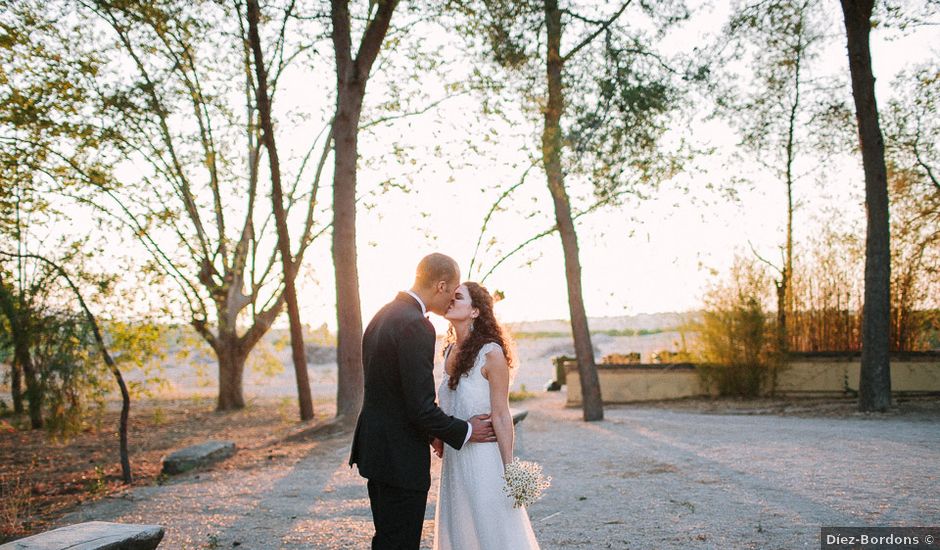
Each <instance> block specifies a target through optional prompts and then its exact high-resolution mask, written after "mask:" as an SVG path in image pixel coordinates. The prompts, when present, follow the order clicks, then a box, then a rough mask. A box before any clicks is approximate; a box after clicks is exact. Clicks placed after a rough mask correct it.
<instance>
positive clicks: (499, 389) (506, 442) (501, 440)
mask: <svg viewBox="0 0 940 550" xmlns="http://www.w3.org/2000/svg"><path fill="white" fill-rule="evenodd" d="M483 375H484V377H486V379H487V381H489V383H490V408H491V411H490V415H491V417H490V419H491V420H492V421H493V431H494V432H496V443H497V444H498V445H499V456H500V458H502V459H503V466H505V465H506V464H509V463H510V462H512V445H513V439H514V437H515V434H514V432H513V425H512V414H511V413H510V412H509V365H508V364H507V363H506V357H504V356H503V352H502V350H499V349H496V350H493V351H491V352H489V353H487V354H486V365H485V366H484V367H483Z"/></svg>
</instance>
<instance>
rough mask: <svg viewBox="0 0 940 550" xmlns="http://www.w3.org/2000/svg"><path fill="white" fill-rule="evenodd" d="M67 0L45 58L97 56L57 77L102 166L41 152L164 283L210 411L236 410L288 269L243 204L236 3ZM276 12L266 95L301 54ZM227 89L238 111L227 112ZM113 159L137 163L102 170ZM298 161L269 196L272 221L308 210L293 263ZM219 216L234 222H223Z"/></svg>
mask: <svg viewBox="0 0 940 550" xmlns="http://www.w3.org/2000/svg"><path fill="white" fill-rule="evenodd" d="M78 5H79V9H78V10H76V11H75V13H73V14H72V15H71V17H78V18H80V19H81V21H82V23H83V24H82V25H77V26H74V27H67V29H69V30H70V32H71V33H72V34H71V35H69V36H68V37H66V38H68V40H63V41H62V42H61V44H67V43H70V42H71V43H72V44H73V46H74V47H73V49H72V50H69V51H62V52H57V53H58V54H59V55H60V56H62V57H69V58H72V57H78V56H80V55H83V54H87V51H88V50H89V49H90V48H92V47H93V48H94V49H95V51H97V52H101V54H102V55H104V56H106V57H107V59H108V61H109V63H106V64H103V66H102V67H101V68H100V69H99V72H98V74H96V75H95V76H94V77H90V78H85V79H79V80H75V81H74V82H72V83H71V84H72V86H73V88H75V89H79V90H81V91H82V93H83V97H85V98H86V100H87V103H88V106H87V107H86V111H84V112H96V113H100V115H101V116H98V117H95V118H94V119H92V120H93V122H94V129H95V135H96V136H97V137H98V138H99V143H98V147H97V150H98V158H99V159H103V160H104V161H103V162H99V166H97V167H95V169H93V170H92V169H86V168H85V164H83V163H78V162H74V161H75V159H74V158H73V155H72V154H71V153H70V151H68V150H60V149H56V148H54V147H53V148H52V150H51V152H50V154H51V155H54V156H56V158H58V159H60V160H61V161H62V164H64V165H65V166H66V167H67V168H68V170H69V171H70V172H71V173H74V174H75V177H76V178H77V179H79V180H80V181H81V182H82V183H83V184H84V185H83V186H82V188H81V189H80V190H76V191H73V192H70V193H68V195H69V197H70V198H71V199H73V200H76V201H78V202H80V203H81V204H85V205H89V206H91V207H92V208H94V209H95V211H96V212H97V214H98V215H99V217H100V218H101V219H102V220H104V221H106V222H110V223H112V224H114V225H118V226H122V227H124V228H127V229H129V230H130V231H131V232H132V234H133V236H134V237H135V238H137V240H138V241H139V243H140V244H141V245H142V246H143V248H144V249H145V250H146V251H147V252H148V253H149V254H150V256H151V266H152V268H153V269H154V270H156V271H159V272H161V273H163V274H164V275H165V276H166V278H167V279H168V280H169V281H170V282H171V284H173V285H175V288H176V290H177V292H176V293H175V297H176V298H177V300H178V303H179V304H180V307H181V308H182V311H177V310H174V311H170V312H168V313H170V314H174V315H183V316H185V318H188V320H189V323H190V324H191V325H192V326H193V328H194V329H195V330H196V331H197V332H198V334H200V336H201V337H202V338H203V339H204V340H205V341H206V342H207V343H208V344H209V346H210V347H211V348H212V350H213V351H214V352H215V355H216V357H217V359H218V372H219V395H218V405H217V406H218V408H219V409H220V410H228V409H236V408H241V407H243V406H244V404H245V400H244V395H243V384H242V376H243V372H244V367H245V361H246V359H247V356H248V354H249V353H250V352H251V350H252V349H253V348H254V346H255V345H256V344H257V343H258V341H259V340H260V339H261V338H262V336H264V334H265V333H266V332H267V331H268V330H269V328H270V327H271V325H272V323H273V322H274V320H275V318H276V317H277V316H278V314H279V313H280V311H281V308H282V307H283V305H284V303H285V300H286V298H287V296H286V292H285V291H284V290H285V282H286V280H287V278H293V277H294V276H295V273H294V272H293V271H292V272H289V273H278V270H277V269H276V268H275V266H276V265H277V258H278V256H279V251H278V247H277V244H276V243H275V244H274V245H272V243H271V242H270V241H269V240H268V239H266V235H265V227H266V225H267V224H268V223H269V221H270V219H271V217H272V216H273V212H271V211H270V210H265V209H263V208H261V207H259V205H258V201H257V200H256V198H257V195H258V192H259V185H260V184H261V183H262V182H261V181H260V175H259V170H258V165H259V162H260V153H261V147H262V145H263V144H262V142H261V129H260V125H259V124H258V121H257V118H258V116H259V114H258V110H257V105H256V102H255V98H254V95H255V92H256V91H257V90H256V87H255V81H254V76H253V72H252V70H251V62H250V59H251V50H250V48H249V45H248V40H247V36H246V34H245V32H244V29H243V24H244V19H243V13H242V12H241V11H239V9H238V7H239V6H238V5H235V6H233V5H232V4H223V3H218V2H209V1H201V0H200V1H197V2H189V1H182V0H169V1H167V2H163V3H159V4H154V3H151V2H136V1H135V2H119V3H115V2H110V1H107V0H81V1H80V2H79V4H78ZM284 13H285V14H287V15H285V17H284V19H283V20H282V21H281V32H280V33H278V34H277V35H276V36H277V38H276V39H275V40H274V44H273V45H272V46H271V47H272V48H273V52H274V55H273V58H275V59H277V63H276V64H275V67H274V68H273V69H272V71H271V73H272V74H270V75H268V77H269V87H268V99H269V104H271V103H272V102H273V97H274V95H275V91H276V85H275V84H274V83H276V82H277V80H278V77H279V76H280V74H281V73H282V72H283V71H284V70H285V69H286V67H287V66H288V65H289V64H290V63H291V62H292V61H296V60H297V59H303V55H300V54H303V53H304V52H308V51H310V48H309V46H307V45H299V46H298V45H297V44H296V42H292V41H291V40H290V39H289V37H287V38H285V32H284V28H285V27H286V25H287V20H288V17H289V15H290V10H284ZM233 36H237V37H241V39H240V40H233V39H232V37H233ZM108 39H110V40H108ZM292 49H295V50H296V51H291V50H292ZM239 95H242V97H244V98H245V105H246V108H245V111H244V114H240V113H239V112H238V111H237V110H235V109H232V108H231V102H230V100H231V98H236V97H238V96H239ZM121 165H125V166H126V165H130V166H135V167H137V170H135V171H132V172H128V171H123V172H119V171H116V170H114V169H113V168H112V167H113V166H121ZM304 166H305V165H304ZM303 170H304V167H303V166H302V167H301V169H300V170H299V171H298V173H296V174H295V182H294V184H293V186H292V187H291V188H290V189H289V190H287V191H286V192H285V197H284V198H283V199H284V200H283V204H285V206H284V214H285V217H287V216H289V215H290V212H291V211H294V212H296V210H297V209H303V208H304V207H305V208H306V211H307V213H308V215H307V217H306V219H307V223H306V224H305V225H304V228H303V230H302V232H301V234H300V236H299V238H298V241H297V244H296V245H295V246H296V252H295V254H294V256H293V257H296V258H300V257H301V256H302V253H303V251H304V250H305V249H306V248H307V247H308V246H309V245H310V243H311V241H312V240H313V238H314V237H315V234H314V232H313V225H314V224H313V216H312V212H313V209H314V206H315V191H310V192H308V193H298V192H297V189H298V185H299V182H300V180H301V179H303V177H304V171H303ZM118 174H120V176H121V177H118V176H117V175H118ZM314 188H315V186H314ZM295 207H296V209H295V210H292V209H293V208H295ZM233 216H238V217H241V220H239V221H236V223H235V224H233V223H232V220H231V217H233ZM290 258H292V256H290V255H288V259H290ZM297 264H298V265H299V261H298V262H297ZM279 275H280V276H279ZM288 275H289V277H288ZM303 386H304V384H301V388H300V390H301V392H302V391H303V388H302V387H303ZM308 391H309V390H308ZM301 400H302V401H303V400H304V397H301Z"/></svg>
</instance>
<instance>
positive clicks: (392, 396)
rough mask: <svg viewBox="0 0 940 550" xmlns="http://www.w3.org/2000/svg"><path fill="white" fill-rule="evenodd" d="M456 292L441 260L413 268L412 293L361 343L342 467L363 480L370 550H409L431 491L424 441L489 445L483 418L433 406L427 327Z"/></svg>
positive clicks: (378, 318)
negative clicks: (361, 385) (360, 372)
mask: <svg viewBox="0 0 940 550" xmlns="http://www.w3.org/2000/svg"><path fill="white" fill-rule="evenodd" d="M459 285H460V268H459V267H458V266H457V262H455V261H454V260H453V259H452V258H450V257H448V256H445V255H443V254H431V255H429V256H426V257H425V258H424V259H422V260H421V262H420V263H419V264H418V269H417V272H416V274H415V282H414V286H412V288H411V290H409V291H408V292H400V293H398V296H396V297H395V299H394V300H393V301H392V302H391V303H389V304H387V305H386V306H385V307H383V308H382V309H381V310H380V311H379V312H378V313H376V314H375V317H373V319H372V322H370V323H369V326H368V327H367V328H366V331H365V334H364V335H363V337H362V364H363V369H364V371H365V397H364V399H363V403H362V412H360V413H359V422H358V423H357V425H356V435H355V436H354V437H353V446H352V453H351V455H350V457H349V465H350V466H352V465H353V464H358V466H359V474H360V475H361V476H362V477H365V478H367V479H368V480H369V482H368V488H369V502H370V504H371V507H372V521H373V523H374V524H375V536H373V537H372V548H373V550H376V549H382V550H385V549H399V548H401V549H415V550H417V548H418V547H419V545H420V543H421V528H422V525H423V524H424V510H425V507H426V506H427V500H428V489H430V487H431V453H430V448H429V446H430V437H431V436H433V437H437V438H439V439H441V440H443V441H444V442H445V443H447V444H448V445H450V446H451V447H453V448H455V449H460V448H461V447H462V446H463V445H464V444H465V443H467V442H468V441H472V442H477V443H479V442H490V441H496V435H495V434H494V432H493V426H492V423H491V422H490V420H489V415H479V416H474V417H473V418H471V419H470V420H469V421H466V420H460V419H458V418H454V417H452V416H448V415H447V414H445V413H444V411H442V410H441V409H440V408H439V407H438V406H437V404H436V403H435V391H434V340H435V335H434V326H433V325H431V321H429V320H428V318H427V317H426V316H425V315H426V314H427V313H428V312H429V311H430V312H433V313H436V314H438V315H444V313H446V312H447V308H448V307H449V306H450V303H451V300H452V299H453V297H454V291H456V290H457V287H458V286H459Z"/></svg>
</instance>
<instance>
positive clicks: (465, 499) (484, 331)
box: [431, 282, 538, 550]
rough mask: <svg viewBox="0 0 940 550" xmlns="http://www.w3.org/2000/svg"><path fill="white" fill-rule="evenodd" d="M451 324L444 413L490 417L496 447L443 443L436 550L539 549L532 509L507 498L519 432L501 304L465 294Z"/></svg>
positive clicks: (475, 289) (469, 286) (457, 300)
mask: <svg viewBox="0 0 940 550" xmlns="http://www.w3.org/2000/svg"><path fill="white" fill-rule="evenodd" d="M444 317H445V318H446V319H447V320H449V321H450V323H451V327H450V330H449V331H448V338H447V344H448V345H447V346H446V348H445V350H444V370H445V373H444V381H443V382H442V383H441V386H440V388H439V389H438V400H439V401H440V406H441V408H442V409H443V410H444V412H446V413H447V414H449V415H453V416H456V417H459V418H470V417H471V416H473V415H476V414H481V413H486V412H490V414H491V420H492V422H493V430H494V431H495V432H496V442H495V443H469V444H467V445H465V446H464V447H463V449H462V450H460V451H455V450H453V449H451V448H450V447H445V446H444V444H443V443H442V442H441V441H440V440H439V439H435V440H433V441H432V443H431V445H432V446H433V447H434V452H435V454H436V455H437V456H439V457H442V458H443V459H444V464H443V467H442V470H441V488H440V493H439V494H438V498H437V510H436V512H435V517H436V520H435V522H434V548H435V549H436V550H475V549H479V550H503V549H507V548H509V549H513V550H518V549H523V550H524V549H529V548H536V549H537V548H538V542H536V540H535V534H534V533H533V532H532V526H531V524H530V523H529V515H528V512H526V510H525V508H513V501H512V499H511V498H510V497H509V496H508V495H507V494H506V493H505V492H503V485H504V484H505V480H504V479H503V471H504V468H505V466H506V465H507V464H509V463H510V462H512V449H513V437H514V433H513V424H512V415H511V414H510V412H509V382H510V369H511V368H513V365H512V360H511V359H510V357H509V346H508V338H507V337H506V336H505V335H504V331H503V328H502V327H501V326H500V324H499V323H498V322H497V321H496V318H495V316H494V314H493V298H492V297H491V296H490V293H489V291H487V290H486V288H484V287H482V286H480V285H479V284H477V283H472V282H468V283H464V284H462V285H460V286H459V287H457V291H456V293H455V294H454V301H453V303H452V304H451V306H450V308H449V309H448V310H447V313H446V315H445V316H444Z"/></svg>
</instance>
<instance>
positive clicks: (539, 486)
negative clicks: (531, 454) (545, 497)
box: [503, 457, 552, 508]
mask: <svg viewBox="0 0 940 550" xmlns="http://www.w3.org/2000/svg"><path fill="white" fill-rule="evenodd" d="M503 478H504V479H505V480H506V485H505V486H503V491H505V492H506V494H507V495H509V498H511V499H513V505H512V506H513V508H521V507H522V506H528V505H530V504H532V503H533V502H535V501H537V500H538V499H540V498H542V492H543V491H544V490H545V489H548V488H549V487H550V486H551V485H552V478H551V476H549V477H546V476H543V475H542V466H540V465H539V464H537V463H535V462H526V461H524V460H519V458H518V457H517V458H514V459H512V462H510V463H509V464H507V465H506V472H505V474H503Z"/></svg>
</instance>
